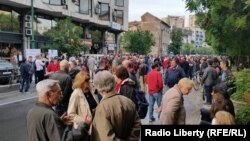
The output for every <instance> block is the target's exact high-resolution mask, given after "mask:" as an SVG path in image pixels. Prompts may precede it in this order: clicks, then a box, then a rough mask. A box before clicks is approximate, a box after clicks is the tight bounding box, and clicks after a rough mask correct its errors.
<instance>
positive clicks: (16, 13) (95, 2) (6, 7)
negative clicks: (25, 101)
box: [0, 0, 129, 56]
mask: <svg viewBox="0 0 250 141" xmlns="http://www.w3.org/2000/svg"><path fill="white" fill-rule="evenodd" d="M31 2H33V6H32V4H31ZM128 3H129V0H1V1H0V48H1V50H7V48H8V49H9V50H10V51H9V53H8V54H9V56H11V55H13V54H15V53H18V52H23V53H25V49H27V48H31V36H32V33H33V32H32V25H33V29H34V31H36V33H37V34H34V36H35V47H36V48H40V47H41V46H42V44H44V43H46V41H45V40H44V37H42V34H43V33H44V32H45V31H47V30H49V29H51V28H52V27H53V26H55V24H56V23H55V19H63V18H65V17H70V18H71V19H72V21H73V22H74V23H76V24H78V25H82V27H83V29H84V35H83V38H91V35H90V33H89V30H98V31H100V32H101V33H102V35H103V36H102V39H101V47H102V48H103V47H106V46H105V32H109V33H112V34H114V37H115V38H116V39H114V44H117V38H118V35H119V34H120V33H121V32H123V31H126V30H128ZM32 7H33V9H34V12H32V10H31V9H32ZM32 13H34V19H33V18H32ZM3 17H4V19H6V17H8V20H5V21H3V20H2V19H3ZM32 19H33V24H32ZM1 20H2V21H1ZM116 47H118V46H116ZM12 50H17V51H12ZM104 50H105V49H104ZM6 52H7V51H6ZM5 56H8V55H5Z"/></svg>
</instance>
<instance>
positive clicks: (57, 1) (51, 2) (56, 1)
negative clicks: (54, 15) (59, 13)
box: [49, 0, 62, 5]
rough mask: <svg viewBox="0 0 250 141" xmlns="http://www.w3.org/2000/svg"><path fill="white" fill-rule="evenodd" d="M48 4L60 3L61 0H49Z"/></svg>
mask: <svg viewBox="0 0 250 141" xmlns="http://www.w3.org/2000/svg"><path fill="white" fill-rule="evenodd" d="M49 4H53V5H62V1H61V0H50V1H49Z"/></svg>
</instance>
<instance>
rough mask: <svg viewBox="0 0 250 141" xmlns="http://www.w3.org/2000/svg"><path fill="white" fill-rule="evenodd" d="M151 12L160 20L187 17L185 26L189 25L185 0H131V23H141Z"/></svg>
mask: <svg viewBox="0 0 250 141" xmlns="http://www.w3.org/2000/svg"><path fill="white" fill-rule="evenodd" d="M146 12H149V13H151V14H153V15H154V16H156V17H158V18H160V19H161V18H163V17H167V16H168V15H173V16H185V25H186V26H187V23H188V15H189V14H190V13H189V12H188V11H186V8H185V1H184V0H129V21H135V20H137V21H140V20H141V16H142V15H143V14H144V13H146Z"/></svg>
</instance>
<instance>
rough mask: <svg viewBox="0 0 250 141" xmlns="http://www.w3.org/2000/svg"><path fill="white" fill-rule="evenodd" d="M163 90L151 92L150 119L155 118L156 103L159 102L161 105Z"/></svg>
mask: <svg viewBox="0 0 250 141" xmlns="http://www.w3.org/2000/svg"><path fill="white" fill-rule="evenodd" d="M161 99H162V92H158V93H154V94H149V101H148V102H149V119H151V118H154V114H153V113H154V105H155V102H156V103H157V105H158V107H160V106H161Z"/></svg>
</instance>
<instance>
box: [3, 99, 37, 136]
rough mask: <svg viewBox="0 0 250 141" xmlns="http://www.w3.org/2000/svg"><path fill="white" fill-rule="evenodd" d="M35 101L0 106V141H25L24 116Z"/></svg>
mask: <svg viewBox="0 0 250 141" xmlns="http://www.w3.org/2000/svg"><path fill="white" fill-rule="evenodd" d="M35 102H36V99H35V98H33V99H29V100H24V101H21V102H16V103H12V104H7V105H2V106H0V112H1V116H0V127H1V128H0V138H1V139H0V140H1V141H27V132H26V119H25V118H26V115H27V112H28V111H29V109H30V108H31V107H32V106H33V105H34V103H35Z"/></svg>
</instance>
